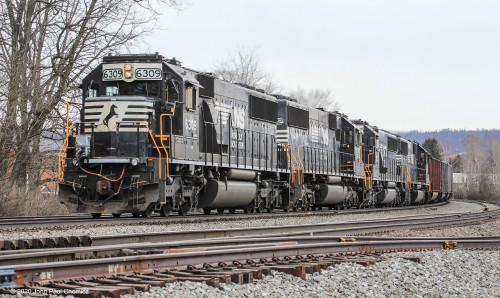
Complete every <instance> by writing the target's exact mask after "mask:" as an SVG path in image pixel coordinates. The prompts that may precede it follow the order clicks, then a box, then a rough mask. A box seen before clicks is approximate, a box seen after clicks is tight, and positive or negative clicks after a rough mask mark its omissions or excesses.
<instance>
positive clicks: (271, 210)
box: [266, 204, 274, 213]
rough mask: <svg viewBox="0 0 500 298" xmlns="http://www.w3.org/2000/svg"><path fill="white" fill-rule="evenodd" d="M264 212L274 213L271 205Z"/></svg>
mask: <svg viewBox="0 0 500 298" xmlns="http://www.w3.org/2000/svg"><path fill="white" fill-rule="evenodd" d="M266 211H267V212H268V213H273V211H274V206H273V205H272V204H271V205H270V206H269V208H266Z"/></svg>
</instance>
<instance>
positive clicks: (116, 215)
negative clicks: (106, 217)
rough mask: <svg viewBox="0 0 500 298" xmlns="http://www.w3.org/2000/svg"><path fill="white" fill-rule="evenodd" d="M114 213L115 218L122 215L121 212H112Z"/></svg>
mask: <svg viewBox="0 0 500 298" xmlns="http://www.w3.org/2000/svg"><path fill="white" fill-rule="evenodd" d="M112 215H113V217H114V218H119V217H120V216H122V214H121V213H112Z"/></svg>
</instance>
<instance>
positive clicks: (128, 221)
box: [0, 201, 449, 231]
mask: <svg viewBox="0 0 500 298" xmlns="http://www.w3.org/2000/svg"><path fill="white" fill-rule="evenodd" d="M446 204H449V201H446V202H439V203H435V204H430V205H417V206H404V207H398V208H369V209H346V210H317V211H314V212H313V211H306V212H283V211H281V212H280V211H277V210H276V211H275V212H272V213H250V214H245V213H241V212H237V213H235V214H229V213H226V214H220V215H215V214H212V215H209V216H207V215H204V214H203V213H201V212H196V213H191V214H189V215H188V216H169V217H161V216H159V215H155V216H153V217H151V218H144V217H141V218H134V217H133V216H132V215H131V214H130V215H125V216H122V217H120V218H114V217H112V216H111V215H103V216H102V217H101V218H99V219H94V218H92V217H91V216H90V215H87V214H78V215H74V216H45V217H44V216H40V217H8V218H0V231H2V230H5V231H7V230H40V229H46V228H51V229H69V228H75V227H94V226H117V225H120V226H123V225H141V224H157V223H165V222H168V223H194V222H200V221H205V222H214V221H221V220H226V221H231V220H241V219H259V218H273V217H278V216H282V217H308V216H330V215H332V214H366V213H376V212H388V211H389V212H390V211H393V212H397V211H399V210H412V209H422V208H423V209H425V208H435V207H439V206H443V205H446Z"/></svg>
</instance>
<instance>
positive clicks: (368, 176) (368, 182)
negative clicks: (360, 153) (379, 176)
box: [365, 153, 373, 189]
mask: <svg viewBox="0 0 500 298" xmlns="http://www.w3.org/2000/svg"><path fill="white" fill-rule="evenodd" d="M371 156H373V153H368V163H366V164H365V188H367V189H371V188H372V187H373V176H372V171H371V166H372V164H371V163H370V157H371Z"/></svg>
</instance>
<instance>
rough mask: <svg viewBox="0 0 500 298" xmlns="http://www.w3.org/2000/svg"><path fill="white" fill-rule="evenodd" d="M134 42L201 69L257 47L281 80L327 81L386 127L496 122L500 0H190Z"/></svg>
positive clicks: (362, 114)
mask: <svg viewBox="0 0 500 298" xmlns="http://www.w3.org/2000/svg"><path fill="white" fill-rule="evenodd" d="M189 1H190V4H189V5H187V6H186V7H185V8H184V9H183V10H182V11H181V12H177V11H174V10H167V11H166V12H165V14H164V15H163V16H162V21H161V24H160V25H161V26H162V27H163V28H165V29H164V30H160V31H157V32H154V33H152V34H151V36H149V37H147V38H145V42H146V43H147V46H144V48H141V49H142V50H148V51H150V52H156V51H158V52H160V53H161V54H163V55H164V56H166V57H176V58H177V59H179V60H181V61H182V62H183V65H184V66H187V67H190V68H194V69H199V70H204V71H208V70H210V69H211V68H213V65H214V63H215V61H217V60H221V59H224V58H225V57H227V56H228V55H229V54H230V53H234V52H235V51H236V50H237V49H238V47H248V48H254V47H258V53H259V55H260V58H261V62H262V64H263V67H264V69H265V70H267V71H269V72H271V73H272V74H273V75H274V77H275V79H276V80H277V81H278V82H279V83H280V85H281V86H282V87H283V88H284V89H293V88H295V87H296V86H301V87H305V88H308V87H310V88H331V90H332V91H333V93H334V95H335V98H336V100H337V101H338V102H339V103H340V104H341V112H343V113H345V114H347V115H348V116H349V118H351V119H359V118H361V119H364V120H366V121H368V122H370V124H372V125H377V126H379V127H382V128H386V129H390V130H413V129H418V130H435V129H442V128H453V129H461V128H465V129H477V128H487V129H491V128H495V129H499V128H500V115H499V113H500V1H493V0H492V1H486V0H475V1H471V0H469V1H461V0H432V1H431V0H308V1H306V0H273V1H266V0H238V1H234V0H233V1H231V0H189Z"/></svg>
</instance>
